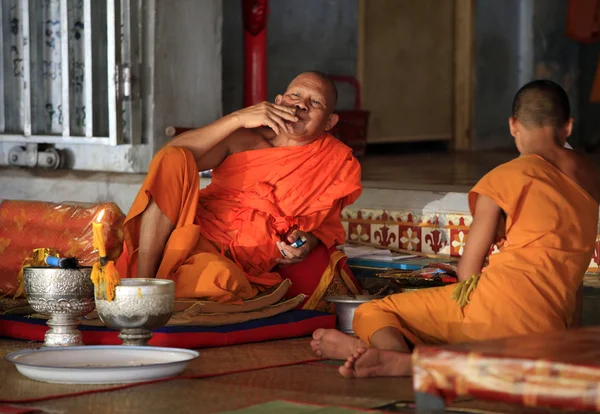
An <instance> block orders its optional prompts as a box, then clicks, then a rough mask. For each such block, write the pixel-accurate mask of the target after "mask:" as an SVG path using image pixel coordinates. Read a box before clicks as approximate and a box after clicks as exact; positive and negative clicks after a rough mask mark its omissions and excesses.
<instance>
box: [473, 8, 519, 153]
mask: <svg viewBox="0 0 600 414" xmlns="http://www.w3.org/2000/svg"><path fill="white" fill-rule="evenodd" d="M522 1H529V0H522ZM519 3H520V1H519V0H502V1H497V0H477V1H476V3H475V96H474V115H473V117H474V125H473V135H472V139H473V147H474V148H475V149H489V148H510V149H512V148H514V143H513V141H512V140H511V138H510V135H509V133H508V127H507V119H508V117H509V115H510V106H511V102H512V97H513V95H514V93H515V91H516V88H518V85H519V83H520V77H521V75H520V72H519V71H520V69H521V70H522V69H523V67H522V65H520V58H521V56H520V55H521V54H522V53H527V52H528V51H527V50H525V51H523V50H521V48H520V46H519V45H520V44H521V43H522V42H520V35H521V33H520V28H519V26H520V21H519V18H518V16H519V12H520V5H519Z"/></svg>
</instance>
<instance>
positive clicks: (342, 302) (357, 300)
mask: <svg viewBox="0 0 600 414" xmlns="http://www.w3.org/2000/svg"><path fill="white" fill-rule="evenodd" d="M373 299H381V296H373V295H356V296H355V297H352V296H328V297H326V298H325V300H327V301H328V302H331V303H335V313H336V315H337V328H338V329H339V330H340V331H342V332H344V333H347V334H350V335H353V334H354V330H353V329H352V320H353V319H354V311H355V310H356V308H358V307H359V306H360V305H362V304H363V303H367V302H370V301H372V300H373Z"/></svg>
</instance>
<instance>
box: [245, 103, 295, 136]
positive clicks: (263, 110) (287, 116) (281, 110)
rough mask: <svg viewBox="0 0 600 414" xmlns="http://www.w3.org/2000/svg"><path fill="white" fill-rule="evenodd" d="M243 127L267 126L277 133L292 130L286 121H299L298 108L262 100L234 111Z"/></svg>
mask: <svg viewBox="0 0 600 414" xmlns="http://www.w3.org/2000/svg"><path fill="white" fill-rule="evenodd" d="M234 115H235V117H236V119H237V120H238V122H239V123H240V127H241V128H258V127H262V126H266V127H269V128H271V129H272V130H273V131H275V133H276V134H277V135H279V134H280V133H281V132H290V131H291V128H290V126H289V125H288V124H287V123H286V122H297V121H298V117H297V116H296V108H290V107H289V106H283V105H276V104H272V103H270V102H261V103H259V104H256V105H253V106H249V107H247V108H244V109H240V110H239V111H236V112H234Z"/></svg>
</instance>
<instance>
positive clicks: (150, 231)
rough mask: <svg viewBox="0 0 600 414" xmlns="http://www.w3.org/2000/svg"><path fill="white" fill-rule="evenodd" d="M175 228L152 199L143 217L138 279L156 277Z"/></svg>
mask: <svg viewBox="0 0 600 414" xmlns="http://www.w3.org/2000/svg"><path fill="white" fill-rule="evenodd" d="M174 228H175V225H174V224H173V223H172V222H171V220H169V218H168V217H167V216H166V215H165V214H164V213H163V212H162V211H161V210H160V208H158V205H157V204H156V203H155V202H154V198H151V199H150V202H149V203H148V206H147V207H146V210H144V212H143V213H142V216H141V225H140V244H139V247H138V271H137V277H139V278H153V277H155V276H156V272H157V270H158V266H159V265H160V262H161V259H162V257H163V251H164V249H165V245H166V244H167V240H168V239H169V236H170V235H171V233H172V232H173V229H174Z"/></svg>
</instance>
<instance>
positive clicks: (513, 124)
mask: <svg viewBox="0 0 600 414" xmlns="http://www.w3.org/2000/svg"><path fill="white" fill-rule="evenodd" d="M518 124H519V121H517V118H515V117H514V116H511V117H510V118H508V128H509V129H510V135H512V136H513V137H514V138H516V137H517V134H518V133H519V126H518Z"/></svg>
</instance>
